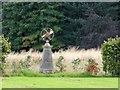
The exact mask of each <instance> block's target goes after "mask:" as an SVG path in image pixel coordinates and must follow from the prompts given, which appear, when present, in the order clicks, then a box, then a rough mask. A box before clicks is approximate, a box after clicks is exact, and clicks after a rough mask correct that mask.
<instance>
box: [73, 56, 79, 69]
mask: <svg viewBox="0 0 120 90" xmlns="http://www.w3.org/2000/svg"><path fill="white" fill-rule="evenodd" d="M80 62H81V60H80V58H77V59H75V60H73V61H72V64H73V69H74V70H75V71H78V70H79V69H80Z"/></svg>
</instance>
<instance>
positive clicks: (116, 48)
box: [102, 37, 120, 76]
mask: <svg viewBox="0 0 120 90" xmlns="http://www.w3.org/2000/svg"><path fill="white" fill-rule="evenodd" d="M102 58H103V70H104V71H105V72H106V73H107V72H108V73H111V74H112V75H113V76H120V37H116V38H109V39H108V41H105V42H104V43H103V44H102Z"/></svg>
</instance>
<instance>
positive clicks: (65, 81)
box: [2, 77, 118, 88]
mask: <svg viewBox="0 0 120 90" xmlns="http://www.w3.org/2000/svg"><path fill="white" fill-rule="evenodd" d="M2 87H3V88H117V87H118V78H67V77H66V78H58V77H7V78H4V79H3V82H2Z"/></svg>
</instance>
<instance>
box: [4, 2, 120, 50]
mask: <svg viewBox="0 0 120 90" xmlns="http://www.w3.org/2000/svg"><path fill="white" fill-rule="evenodd" d="M118 10H119V3H115V2H114V3H112V2H111V3H88V2H82V3H81V2H80V3H78V2H77V3H75V2H72V3H68V2H67V3H55V2H52V3H50V2H49V3H48V2H41V3H33V2H21V3H3V28H2V31H3V34H4V35H5V37H9V41H10V42H11V46H12V50H14V51H19V50H22V49H26V50H29V49H30V48H34V49H36V50H42V45H43V44H44V41H42V39H41V36H40V31H41V30H42V29H43V28H52V29H53V30H54V31H55V37H54V39H53V40H52V41H51V42H50V43H51V44H52V45H53V50H59V49H60V48H67V47H69V46H71V47H72V46H75V47H79V48H85V49H89V48H98V47H100V45H101V44H102V43H103V41H104V40H107V38H109V37H116V35H118V36H119V35H120V31H119V22H120V20H119V15H118V12H119V11H118Z"/></svg>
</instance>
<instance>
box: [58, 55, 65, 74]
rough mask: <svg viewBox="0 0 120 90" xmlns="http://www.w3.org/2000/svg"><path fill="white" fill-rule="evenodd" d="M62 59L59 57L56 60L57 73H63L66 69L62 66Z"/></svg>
mask: <svg viewBox="0 0 120 90" xmlns="http://www.w3.org/2000/svg"><path fill="white" fill-rule="evenodd" d="M64 61H65V60H64V57H63V56H60V57H59V58H58V61H57V62H56V67H57V68H58V70H57V71H58V72H64V71H65V68H66V65H65V64H64Z"/></svg>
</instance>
